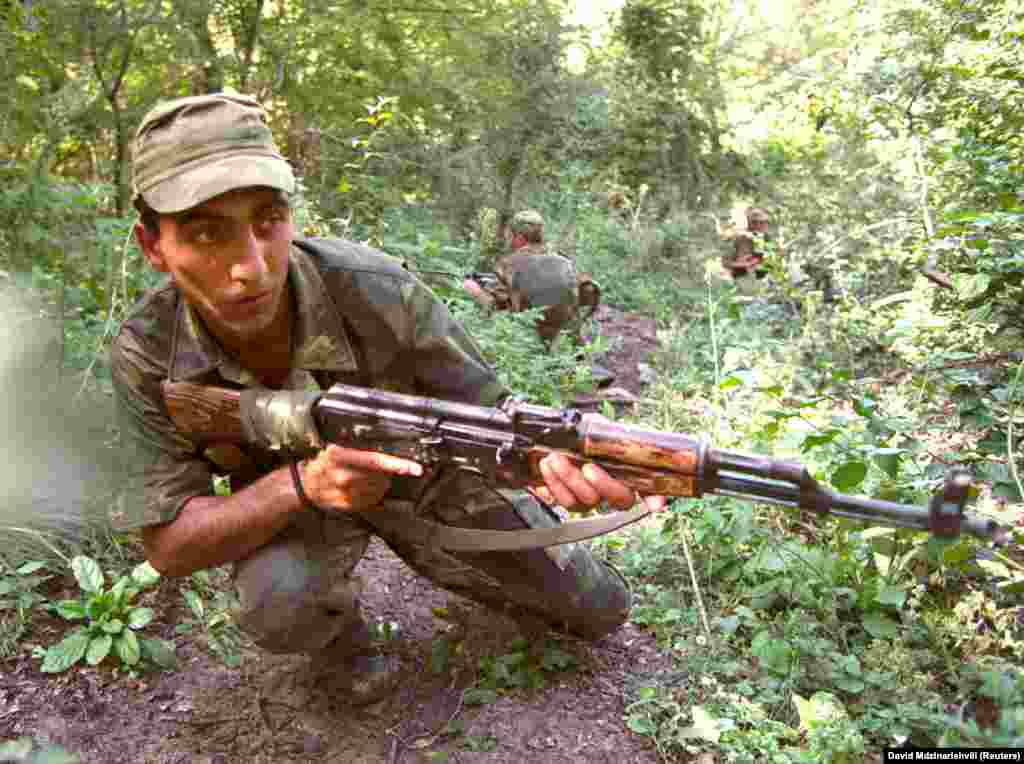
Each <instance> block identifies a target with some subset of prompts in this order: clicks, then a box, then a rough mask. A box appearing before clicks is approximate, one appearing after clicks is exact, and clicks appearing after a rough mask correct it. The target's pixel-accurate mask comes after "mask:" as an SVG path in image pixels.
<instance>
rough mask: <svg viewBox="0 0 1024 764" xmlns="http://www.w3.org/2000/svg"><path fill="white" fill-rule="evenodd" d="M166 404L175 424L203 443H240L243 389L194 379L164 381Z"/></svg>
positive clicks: (242, 434) (241, 438) (242, 437)
mask: <svg viewBox="0 0 1024 764" xmlns="http://www.w3.org/2000/svg"><path fill="white" fill-rule="evenodd" d="M163 394H164V404H165V405H166V406H167V413H168V414H169V415H170V417H171V421H172V422H174V426H175V427H177V428H178V429H179V430H181V432H183V433H184V434H186V435H188V436H189V437H190V438H194V439H195V440H198V441H201V442H204V443H241V442H242V440H244V433H243V431H242V417H241V400H242V393H241V392H240V391H238V390H229V389H227V388H224V387H211V386H208V385H196V384H193V383H192V382H164V383H163Z"/></svg>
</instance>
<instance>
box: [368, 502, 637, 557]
mask: <svg viewBox="0 0 1024 764" xmlns="http://www.w3.org/2000/svg"><path fill="white" fill-rule="evenodd" d="M395 504H399V503H398V502H395V503H391V502H388V503H386V504H385V506H384V507H383V508H382V509H380V510H378V511H370V512H362V513H360V516H361V517H362V518H363V519H364V520H366V521H367V522H368V523H370V525H373V526H375V527H377V528H380V529H381V530H384V531H390V532H393V533H399V534H401V535H402V536H403V538H405V539H409V540H410V541H412V542H413V543H416V544H420V545H422V546H425V547H428V548H433V549H436V548H440V549H445V550H447V551H449V552H519V551H523V550H527V549H542V548H544V547H549V546H557V545H559V544H569V543H572V542H574V541H585V540H586V539H590V538H594V537H595V536H602V535H604V534H605V533H611V532H612V531H616V530H618V529H619V528H622V527H624V526H626V525H629V524H630V523H635V522H636V521H637V520H640V519H642V518H644V517H647V515H649V514H650V513H651V512H652V510H650V509H647V508H646V507H642V508H640V509H634V510H632V511H629V512H614V513H612V514H610V515H601V516H599V517H588V518H585V519H583V520H569V521H567V522H563V523H561V524H560V525H556V526H555V527H554V528H531V529H528V530H521V531H495V530H482V529H478V528H456V527H455V526H452V525H442V524H441V523H437V522H434V521H433V520H424V519H423V518H421V517H417V516H415V515H414V514H413V513H412V511H411V508H409V509H405V508H399V507H398V506H395Z"/></svg>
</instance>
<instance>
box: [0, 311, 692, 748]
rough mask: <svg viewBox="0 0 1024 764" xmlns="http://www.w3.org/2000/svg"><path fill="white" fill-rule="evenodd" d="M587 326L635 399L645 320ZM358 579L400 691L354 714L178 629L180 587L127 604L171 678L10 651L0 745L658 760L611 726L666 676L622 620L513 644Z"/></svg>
mask: <svg viewBox="0 0 1024 764" xmlns="http://www.w3.org/2000/svg"><path fill="white" fill-rule="evenodd" d="M596 318H597V320H598V322H599V324H600V326H601V331H602V333H604V334H605V335H607V336H609V337H612V338H617V339H615V340H614V341H613V345H612V348H611V350H610V351H609V353H608V354H607V355H606V356H605V357H604V359H602V360H601V363H602V365H605V366H606V367H608V368H609V369H610V370H611V371H613V372H614V373H615V375H616V380H615V382H614V386H615V387H620V388H624V389H625V390H628V391H629V392H630V393H633V394H640V393H641V392H642V380H641V372H640V369H639V368H638V364H639V363H643V362H645V361H647V360H648V357H649V355H650V353H651V352H652V351H653V350H654V349H655V348H656V346H657V337H656V330H655V323H654V321H653V320H652V319H650V318H646V317H643V316H639V315H636V314H628V313H622V312H620V311H617V310H614V309H609V308H607V307H602V309H601V310H600V311H599V313H598V315H597V316H596ZM625 532H628V531H625ZM357 572H358V573H359V574H360V575H361V576H362V578H363V579H364V580H365V581H366V584H367V588H366V591H365V592H364V595H363V600H362V601H363V603H364V607H365V611H366V615H367V617H368V619H369V620H370V621H371V622H375V623H381V624H390V625H391V626H390V628H391V631H392V633H393V634H397V637H395V638H393V639H391V640H389V641H388V642H387V643H386V648H385V649H387V650H388V651H389V652H391V653H393V654H395V655H397V656H398V657H399V658H400V660H401V662H402V665H403V668H404V669H405V673H404V681H403V683H402V684H401V685H400V687H399V689H398V690H397V691H396V692H395V693H394V694H393V695H392V696H391V697H389V698H387V699H386V700H384V701H381V702H380V703H378V704H376V705H374V706H370V707H365V708H354V707H351V706H348V705H346V703H345V699H344V698H339V697H332V696H330V695H328V694H327V693H326V692H325V691H324V690H323V689H322V688H318V687H316V686H311V685H310V683H309V682H306V681H304V677H306V676H308V675H307V674H306V672H305V668H306V664H307V661H308V659H307V658H306V657H304V656H281V655H272V654H270V653H267V652H264V651H262V650H260V649H257V648H253V647H251V646H248V645H243V646H242V648H241V655H240V657H241V661H240V663H239V665H238V666H236V667H229V666H227V665H226V664H225V663H223V662H222V661H221V660H220V659H219V658H218V657H216V656H215V655H213V654H212V653H211V651H210V650H209V649H208V647H207V645H206V644H205V642H204V638H203V635H202V633H201V632H192V633H188V634H178V633H176V632H175V625H176V624H179V623H181V622H182V621H183V620H184V619H185V617H186V615H187V614H186V612H185V608H184V603H183V600H182V597H181V594H180V588H179V584H178V583H177V582H175V581H170V580H163V581H162V582H161V585H160V587H159V588H158V589H157V590H156V591H154V592H151V593H149V594H147V595H145V599H144V601H143V603H142V604H145V605H147V606H149V607H152V608H153V609H154V610H155V611H156V612H157V619H156V620H155V621H154V623H152V624H151V625H150V626H148V627H147V628H146V634H147V636H157V635H159V636H161V637H163V638H164V639H168V640H173V642H174V644H175V648H176V653H177V656H178V667H177V668H175V669H173V670H170V671H165V672H159V673H158V672H147V673H142V674H140V675H138V676H135V677H133V676H130V675H127V674H123V673H116V672H114V671H112V670H111V669H110V668H109V667H107V666H106V664H101V665H100V666H99V667H96V668H89V667H85V668H83V667H76V668H75V669H74V670H72V671H68V672H66V673H63V674H58V675H49V674H43V673H41V672H40V670H39V666H40V661H39V659H37V658H33V657H31V656H30V655H29V653H28V652H27V651H26V652H22V653H19V654H17V655H15V656H14V657H12V658H10V659H8V660H7V661H5V662H0V740H8V739H14V738H18V737H21V736H31V737H34V738H35V739H36V740H37V741H40V742H42V741H49V742H51V743H55V744H59V745H61V746H63V747H64V748H66V749H67V750H68V751H70V752H72V753H74V754H76V755H78V757H79V758H80V761H81V764H122V763H123V764H262V763H264V762H275V764H290V763H294V764H298V763H299V762H303V763H304V762H337V763H338V764H341V763H342V762H358V763H360V764H361V763H363V762H366V763H367V764H376V763H378V762H380V763H382V764H414V763H418V762H439V761H447V762H461V763H463V764H471V763H472V762H487V763H488V764H521V763H522V762H568V763H570V764H571V763H573V762H580V763H581V764H582V763H583V762H587V763H588V764H591V763H594V764H599V763H601V762H607V763H608V764H640V763H645V764H646V763H647V762H657V761H658V760H659V758H658V755H657V752H656V750H655V749H654V747H653V745H652V744H651V742H650V741H649V739H647V738H644V737H641V736H638V735H635V734H634V733H632V732H631V731H629V729H628V728H627V726H626V724H625V721H624V711H625V709H626V706H627V705H628V703H629V702H630V701H631V700H632V699H634V698H635V697H636V695H637V691H638V690H639V689H640V688H642V687H644V686H650V685H652V684H655V683H664V682H666V681H674V680H677V679H678V677H674V676H673V674H672V671H673V667H672V660H671V657H670V656H669V655H668V654H666V653H665V652H663V651H661V650H659V649H658V646H657V645H656V643H655V640H654V637H653V636H651V635H650V634H649V633H647V632H645V631H643V630H641V629H640V628H639V627H637V626H636V625H634V624H631V623H627V624H625V625H624V626H623V627H622V628H621V629H619V630H618V631H616V632H615V633H613V634H612V635H610V636H608V637H606V638H605V639H603V640H601V641H600V642H598V643H593V644H588V643H583V642H580V641H576V640H573V639H571V638H566V637H555V636H554V635H549V638H547V639H545V638H543V637H541V638H539V639H538V638H537V635H532V637H531V638H530V640H529V642H528V644H529V647H524V646H523V644H524V643H523V641H522V639H521V638H522V637H523V636H524V635H521V634H520V633H519V632H518V631H517V626H516V625H515V624H514V623H513V622H512V621H511V620H506V619H504V617H502V616H499V615H496V614H494V613H492V612H489V611H486V610H484V609H483V608H482V607H479V606H477V605H475V604H474V603H472V602H469V601H468V600H465V599H462V598H460V597H457V596H455V595H451V594H449V593H447V592H445V591H443V590H440V589H437V588H436V587H434V586H433V585H432V584H431V583H430V582H429V581H427V580H426V579H423V578H421V577H420V576H418V575H416V574H415V573H413V572H412V571H411V570H410V569H409V568H407V567H406V566H405V564H404V563H403V562H402V561H401V560H399V559H398V558H397V557H396V556H395V555H393V554H392V553H391V552H390V550H388V548H387V547H386V546H384V545H383V544H382V543H380V542H379V541H375V542H374V543H373V544H372V545H371V547H370V550H369V552H368V553H367V555H366V557H365V558H364V559H363V560H362V561H361V562H360V563H359V566H358V568H357ZM217 580H221V581H223V578H222V577H220V578H218V579H217ZM52 583H55V584H57V585H56V586H55V589H54V591H53V592H52V593H51V597H52V599H54V600H57V599H60V598H63V597H68V596H72V595H73V594H74V592H75V588H76V587H75V585H74V581H73V579H70V578H69V579H67V580H65V581H62V582H52ZM62 588H63V591H61V589H62ZM66 628H67V624H66V623H64V622H61V621H49V620H48V618H47V617H45V616H41V617H40V618H38V619H37V620H36V623H35V624H34V627H33V631H32V633H31V634H30V635H28V639H27V640H26V641H23V643H22V644H23V645H26V649H27V643H34V644H37V645H50V644H54V643H55V642H56V641H57V640H59V639H60V637H61V635H62V634H63V632H64V630H66ZM439 645H443V646H444V651H443V656H444V657H445V660H444V661H443V663H445V664H447V665H444V666H443V667H442V666H441V665H440V663H439V654H440V653H439V651H438V648H439ZM481 660H483V663H482V662H481ZM498 664H503V665H504V666H505V667H506V669H507V671H505V673H504V674H503V676H505V677H506V679H507V680H509V681H506V682H504V684H512V685H516V684H517V683H520V684H525V685H527V687H515V688H514V689H508V688H506V689H501V690H500V691H499V692H496V693H492V694H490V695H487V696H486V701H487V702H484V703H478V702H475V701H478V700H479V699H480V693H479V692H476V690H479V689H480V688H481V687H486V686H487V681H488V679H490V680H494V678H495V674H496V671H495V670H494V669H493V668H492V669H491V670H485V669H484V668H482V666H492V667H493V666H496V665H498ZM485 675H486V676H485Z"/></svg>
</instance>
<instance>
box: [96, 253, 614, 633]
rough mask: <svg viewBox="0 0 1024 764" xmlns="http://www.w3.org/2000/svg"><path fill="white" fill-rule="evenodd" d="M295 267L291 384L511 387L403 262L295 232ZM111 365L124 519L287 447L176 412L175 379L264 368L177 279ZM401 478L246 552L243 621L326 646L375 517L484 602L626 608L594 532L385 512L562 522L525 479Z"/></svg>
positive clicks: (340, 623)
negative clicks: (546, 542)
mask: <svg viewBox="0 0 1024 764" xmlns="http://www.w3.org/2000/svg"><path fill="white" fill-rule="evenodd" d="M288 282H289V285H290V289H291V293H292V296H293V297H294V303H293V304H294V305H295V306H296V311H297V315H296V316H295V318H294V324H293V338H294V339H293V342H294V344H293V354H292V359H293V364H292V365H293V368H292V371H291V376H290V378H289V379H288V381H287V383H286V387H288V388H295V389H298V388H315V387H321V388H326V387H328V386H330V385H331V384H333V383H336V382H343V383H349V384H363V385H367V386H373V387H377V388H382V389H388V390H393V391H401V392H414V393H417V394H421V395H431V396H436V397H442V398H446V399H449V400H456V401H465V402H471V403H477V404H487V405H489V404H494V403H495V402H497V401H498V400H499V399H501V398H502V397H504V396H505V395H507V393H508V391H507V390H505V389H504V388H503V387H502V386H501V385H500V384H499V383H498V381H497V380H496V378H495V376H494V373H493V371H492V370H491V369H490V368H489V367H488V366H487V364H486V362H485V361H484V360H483V359H482V357H481V356H480V353H479V351H478V350H477V348H476V346H475V345H474V343H473V342H472V340H471V339H470V338H469V336H468V335H467V334H466V333H465V331H464V330H463V329H462V327H461V326H460V325H459V324H457V323H456V322H455V321H454V320H453V319H452V317H451V315H450V314H449V313H448V310H447V309H446V307H445V306H444V304H443V303H442V302H441V301H439V300H438V299H437V298H436V297H435V296H434V295H433V293H432V292H431V291H430V290H429V289H428V288H427V287H426V286H424V285H423V284H422V283H421V282H420V281H418V280H417V279H416V278H415V277H414V276H413V275H411V274H410V273H409V272H408V271H406V270H404V269H403V267H402V265H401V263H399V262H398V261H395V260H393V259H392V258H390V257H388V256H386V255H383V254H382V253H379V252H377V251H376V250H373V249H370V248H368V247H365V246H361V245H357V244H354V243H351V242H345V241H339V240H323V239H321V240H313V239H311V240H301V239H300V240H296V241H295V242H294V243H293V246H292V251H291V254H290V262H289V273H288ZM111 369H112V374H113V381H114V390H115V395H116V400H117V404H118V412H119V419H120V426H121V434H122V440H123V443H124V449H125V462H126V464H128V465H129V472H130V475H129V481H128V490H127V491H126V492H125V494H124V495H123V496H122V500H121V501H120V502H119V504H118V505H117V506H116V507H115V508H114V509H113V510H112V517H111V520H112V523H113V525H114V527H115V528H117V529H121V530H124V529H130V528H139V527H143V526H149V525H157V524H162V523H167V522H170V521H172V520H173V519H174V518H175V517H176V516H177V514H178V513H179V512H180V510H181V509H182V507H183V506H184V505H185V504H186V503H187V502H188V501H189V499H191V498H193V497H195V496H204V495H210V494H212V478H213V476H214V475H222V474H227V475H230V476H231V485H232V488H233V490H236V491H237V490H239V489H240V488H242V487H244V486H245V485H248V484H249V483H251V482H252V481H253V480H255V479H256V478H257V477H259V476H261V475H263V474H266V473H267V472H269V471H271V470H273V469H275V468H277V467H278V466H280V465H281V464H282V460H281V457H280V455H279V454H278V453H274V452H265V451H258V450H256V449H253V448H238V447H234V446H230V447H220V448H213V449H206V450H201V449H200V447H199V445H198V444H197V443H195V442H193V441H192V440H190V439H189V438H188V437H186V436H184V435H183V434H181V433H180V432H178V431H177V430H176V429H175V427H174V425H173V424H172V423H171V421H170V419H169V418H168V415H167V412H166V409H165V407H164V404H163V402H162V399H161V392H160V384H161V382H163V381H164V380H166V379H173V380H187V381H192V382H197V383H200V384H209V385H219V386H227V387H232V388H236V389H238V388H244V387H249V386H253V385H255V384H256V380H255V378H254V376H253V375H252V374H251V373H250V372H248V371H247V370H246V369H244V368H242V367H241V366H240V365H239V363H238V362H237V361H236V360H234V359H233V358H232V357H231V356H230V355H229V354H228V353H227V352H226V351H225V350H223V349H222V348H221V347H220V346H219V345H218V343H217V342H216V341H215V340H214V339H213V338H212V337H211V336H210V334H209V333H208V332H207V331H206V329H205V328H204V326H203V324H202V322H201V321H200V320H199V319H198V317H197V315H196V314H195V313H193V311H192V310H191V309H190V308H189V306H188V305H187V304H186V303H185V302H184V301H183V300H181V299H180V296H179V293H178V290H177V288H176V287H175V286H174V284H173V283H170V282H168V283H166V284H165V285H164V286H162V287H160V288H157V289H155V290H151V291H150V292H148V293H147V294H146V295H145V296H144V297H143V298H142V300H141V301H140V302H139V303H138V304H137V305H136V306H135V307H134V309H133V310H132V312H131V314H130V315H129V317H128V319H127V320H126V321H125V322H124V324H123V326H122V328H121V331H120V333H119V335H118V337H117V339H116V340H115V342H114V346H113V349H112V353H111ZM443 478H444V479H446V478H447V476H445V475H437V476H433V477H431V476H427V477H425V478H396V479H395V480H394V483H393V488H392V490H391V492H390V493H389V495H388V496H387V497H386V498H385V500H384V502H383V507H382V508H381V509H378V510H374V511H368V512H361V513H349V514H333V513H332V514H328V513H324V514H321V513H317V512H314V511H310V512H309V513H308V514H307V515H304V516H302V517H301V519H300V520H299V521H297V522H296V523H294V524H293V525H292V526H291V527H290V528H288V529H287V530H286V531H285V532H283V533H281V534H280V535H279V536H278V537H277V538H276V539H275V540H274V541H273V542H271V543H270V544H268V545H266V546H265V547H263V548H261V549H259V550H258V551H257V552H256V553H255V554H253V555H252V556H250V557H249V558H247V559H245V560H241V561H239V562H236V563H235V567H234V575H235V582H236V585H237V587H238V590H239V597H240V601H241V613H240V618H239V622H240V625H241V626H242V627H243V628H244V629H245V630H247V631H248V632H249V633H251V635H252V636H253V638H254V639H255V641H256V642H257V644H259V645H261V646H263V647H265V648H267V649H269V650H273V651H278V652H298V651H308V650H317V649H320V648H323V647H324V646H326V645H328V644H329V643H331V642H332V641H333V640H335V639H337V638H339V637H341V638H342V639H344V635H345V634H346V632H347V631H348V630H350V629H351V628H352V625H353V624H354V623H357V622H361V620H360V616H359V613H358V594H359V584H358V581H356V580H354V579H353V578H352V570H353V568H354V567H355V565H356V563H357V562H358V561H359V559H360V558H361V557H362V555H363V553H364V552H365V550H366V548H367V544H368V543H369V540H370V536H371V534H374V533H376V534H377V535H379V536H381V537H382V538H383V539H384V541H385V542H387V543H388V545H389V546H390V547H391V548H392V549H393V550H394V551H395V552H396V553H398V554H399V555H400V556H401V557H402V558H403V559H404V560H405V561H406V562H407V563H408V564H409V565H410V566H411V567H412V568H413V569H415V570H417V571H419V572H420V573H422V574H423V575H425V576H427V577H428V578H430V579H431V580H433V581H434V582H436V583H437V584H439V585H440V586H443V587H445V588H447V589H449V590H451V591H454V592H458V593H460V594H464V595H466V596H468V597H471V598H473V599H475V600H477V601H479V602H482V603H484V604H486V605H488V606H491V607H494V608H498V609H502V610H510V611H512V613H513V614H515V613H516V612H517V611H523V612H527V613H532V614H534V615H536V616H539V617H540V618H542V619H544V620H545V621H547V622H548V623H550V624H552V625H554V626H556V627H561V628H565V629H568V630H570V631H573V632H575V633H579V634H581V635H584V636H587V637H591V638H598V637H600V636H603V635H604V634H607V633H608V632H610V631H612V630H613V629H615V628H617V627H618V626H619V625H620V624H621V623H622V622H623V621H624V620H625V618H626V617H627V614H628V609H629V601H630V597H629V593H628V590H627V588H626V587H625V585H624V582H623V581H622V579H621V577H620V576H618V574H617V573H615V572H614V570H613V569H612V568H610V566H608V565H606V564H605V563H603V562H600V561H597V560H595V559H594V558H593V557H592V556H591V555H590V554H589V552H588V551H587V550H586V549H585V548H584V547H582V546H578V545H566V546H562V547H553V548H550V549H546V550H533V551H529V552H517V553H499V552H481V553H474V554H462V553H460V554H449V553H446V552H443V551H441V550H437V549H428V548H424V547H421V546H418V545H416V544H414V543H411V542H409V541H408V540H406V539H404V538H402V536H401V535H400V534H396V533H394V532H385V531H382V530H380V529H377V528H375V527H374V514H375V512H387V511H389V508H391V509H394V510H413V509H414V511H416V512H419V513H421V514H422V515H424V516H427V517H429V518H431V519H435V520H438V521H441V522H445V523H448V524H451V525H456V526H463V527H473V528H495V529H505V530H507V529H514V528H524V527H545V526H550V525H553V524H556V523H557V522H558V520H557V516H556V515H555V514H554V513H553V511H552V510H550V509H549V508H546V507H544V506H542V505H541V504H539V503H538V502H537V501H536V500H534V499H533V498H532V497H531V496H530V495H529V494H526V493H523V492H517V491H505V490H496V489H494V488H493V487H491V486H489V485H486V484H485V483H484V482H483V481H482V480H481V479H480V478H478V477H476V476H472V475H468V474H464V473H460V474H457V475H454V476H452V477H451V482H446V483H444V490H443V491H442V490H434V489H435V488H436V487H437V486H438V485H439V484H438V482H437V481H438V480H441V479H443Z"/></svg>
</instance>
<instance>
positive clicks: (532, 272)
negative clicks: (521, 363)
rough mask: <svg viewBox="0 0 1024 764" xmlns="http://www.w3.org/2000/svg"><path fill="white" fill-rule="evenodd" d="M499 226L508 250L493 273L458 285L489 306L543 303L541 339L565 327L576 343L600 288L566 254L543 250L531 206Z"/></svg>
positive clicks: (548, 338) (504, 307)
mask: <svg viewBox="0 0 1024 764" xmlns="http://www.w3.org/2000/svg"><path fill="white" fill-rule="evenodd" d="M503 228H504V238H505V241H506V243H507V246H508V250H509V251H508V254H505V255H503V256H501V257H499V258H498V259H497V261H496V262H495V265H494V271H495V273H494V278H493V279H488V278H487V274H482V273H481V274H473V275H472V276H470V277H469V278H467V279H466V280H465V281H464V282H463V286H464V287H465V288H466V290H467V291H469V292H470V294H472V295H473V297H474V299H475V300H476V301H477V302H478V303H479V304H480V305H483V306H484V307H485V308H487V309H489V310H512V311H514V312H519V311H522V310H526V309H528V308H544V309H545V310H544V315H543V316H542V317H541V319H540V320H539V321H538V322H537V333H538V334H539V335H540V337H541V339H542V340H544V342H545V343H547V344H548V345H550V344H551V343H552V342H554V340H555V338H556V337H557V336H558V334H559V332H561V331H563V330H565V331H566V332H567V333H568V334H569V335H570V337H571V338H572V340H573V342H574V343H575V344H580V341H581V340H580V328H581V324H582V321H583V320H585V319H586V318H587V317H589V316H590V315H591V314H592V313H593V312H594V310H596V308H597V305H598V303H599V302H600V299H601V291H600V288H599V287H598V286H597V284H596V283H595V282H594V281H593V279H591V278H590V277H589V276H587V275H586V274H578V273H577V272H576V267H575V265H574V264H573V262H572V261H571V260H570V259H569V258H567V257H564V256H562V255H556V254H551V253H550V252H549V251H548V247H547V245H546V244H545V242H544V218H543V217H542V216H541V214H540V213H539V212H537V211H536V210H523V211H521V212H518V213H516V214H515V215H514V216H513V217H512V220H511V221H509V223H508V225H507V226H503ZM581 308H582V309H584V311H586V312H585V314H584V313H583V311H581ZM588 308H589V310H587V309H588Z"/></svg>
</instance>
